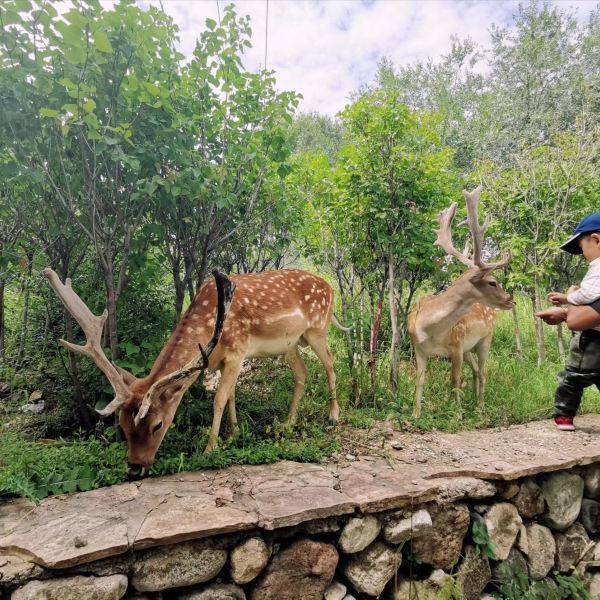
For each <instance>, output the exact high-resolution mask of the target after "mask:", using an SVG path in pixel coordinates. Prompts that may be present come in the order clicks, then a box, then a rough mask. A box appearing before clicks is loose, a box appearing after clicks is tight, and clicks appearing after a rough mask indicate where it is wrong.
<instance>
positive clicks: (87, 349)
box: [42, 267, 136, 416]
mask: <svg viewBox="0 0 600 600" xmlns="http://www.w3.org/2000/svg"><path fill="white" fill-rule="evenodd" d="M42 273H43V274H44V275H45V276H46V278H47V279H48V281H49V282H50V285H51V286H52V288H53V289H54V292H55V293H56V295H57V296H58V297H59V298H60V300H61V302H62V303H63V304H64V306H65V308H66V309H67V310H68V311H69V312H70V313H71V315H72V316H73V318H74V319H75V320H76V321H77V322H78V323H79V325H80V327H81V329H82V330H83V332H84V334H85V338H86V343H85V345H83V346H79V345H78V344H71V343H70V342H67V341H66V340H60V341H59V343H60V345H61V346H64V347H65V348H68V349H69V350H71V351H73V352H77V353H78V354H83V355H84V356H87V357H88V358H91V359H92V360H93V361H94V362H95V363H96V365H98V367H99V368H100V370H101V371H102V372H103V373H104V374H105V375H106V378H107V379H108V381H109V382H110V385H111V386H112V388H113V390H114V391H115V399H114V400H113V401H112V402H111V403H110V404H108V406H106V408H104V410H99V411H97V412H98V413H99V414H100V415H102V416H106V415H109V414H111V413H113V412H115V410H117V409H118V408H119V407H120V406H121V405H122V404H123V403H124V402H125V400H126V399H127V396H128V393H129V385H131V383H133V382H134V381H136V378H135V377H134V376H133V375H132V374H131V373H129V372H127V371H126V370H125V369H122V368H121V367H117V365H115V364H113V363H112V362H110V361H109V360H108V358H107V357H106V355H105V354H104V351H103V350H102V346H101V344H100V339H101V338H102V330H103V329H104V323H105V322H106V318H107V316H108V312H107V311H106V310H104V312H103V313H102V314H101V315H100V316H96V315H95V314H94V313H92V311H91V310H90V309H89V308H88V307H87V306H86V304H85V302H84V301H83V300H82V299H81V298H80V297H79V296H78V295H77V294H76V293H75V292H74V291H73V288H72V287H71V280H70V279H69V278H67V280H66V281H65V283H64V284H63V283H62V282H61V280H60V279H59V277H58V275H57V274H56V273H55V272H54V271H53V270H52V269H51V268H50V267H47V268H45V269H44V270H43V271H42Z"/></svg>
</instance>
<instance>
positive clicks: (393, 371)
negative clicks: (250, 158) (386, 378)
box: [388, 250, 400, 392]
mask: <svg viewBox="0 0 600 600" xmlns="http://www.w3.org/2000/svg"><path fill="white" fill-rule="evenodd" d="M395 275H396V274H395V271H394V255H393V253H392V251H391V250H390V253H389V256H388V284H389V287H388V294H389V301H390V322H391V326H392V341H391V343H390V387H391V388H392V390H393V391H394V392H395V391H396V390H397V389H398V357H397V354H398V344H399V342H400V333H399V331H398V310H397V307H396V282H395Z"/></svg>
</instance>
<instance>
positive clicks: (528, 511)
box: [513, 479, 545, 519]
mask: <svg viewBox="0 0 600 600" xmlns="http://www.w3.org/2000/svg"><path fill="white" fill-rule="evenodd" d="M513 503H514V505H515V506H516V507H517V510H518V511H519V514H520V515H521V516H522V517H527V518H528V519H531V518H532V517H535V516H536V515H541V514H542V513H543V512H544V505H545V503H544V496H543V494H542V488H541V487H540V486H539V485H538V484H537V483H536V482H535V481H534V480H533V479H526V480H525V481H524V482H523V484H522V485H521V488H520V490H519V493H518V494H517V495H516V496H515V498H514V499H513Z"/></svg>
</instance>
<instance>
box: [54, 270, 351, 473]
mask: <svg viewBox="0 0 600 600" xmlns="http://www.w3.org/2000/svg"><path fill="white" fill-rule="evenodd" d="M43 274H44V275H45V276H46V277H47V279H48V281H49V283H50V285H51V286H52V288H53V289H54V291H55V293H56V294H57V296H58V297H59V298H60V300H61V301H62V303H63V304H64V306H65V307H66V308H67V310H68V311H69V312H70V313H71V315H72V316H73V317H74V318H75V320H76V321H77V322H78V323H79V325H80V327H81V329H82V331H83V332H84V334H85V336H86V343H85V345H83V346H81V345H78V344H71V343H69V342H67V341H65V340H60V344H61V345H62V346H64V347H66V348H68V349H69V350H71V351H73V352H77V353H79V354H83V355H85V356H87V357H89V358H91V359H92V360H93V361H94V362H95V363H96V365H97V366H98V367H99V368H100V370H101V371H102V372H103V373H104V375H105V376H106V378H107V379H108V380H109V382H110V384H111V386H112V387H113V390H114V392H115V398H114V400H112V401H111V402H110V403H109V404H108V405H107V406H106V407H105V408H104V409H102V410H99V411H97V412H98V413H99V414H100V415H101V416H103V417H105V416H108V415H111V414H114V413H116V414H117V415H118V420H119V425H120V426H121V429H122V430H123V433H124V435H125V438H126V441H127V446H128V452H127V464H128V476H129V477H130V478H132V479H133V478H140V477H143V476H144V475H146V474H147V473H148V471H149V469H150V466H151V465H152V463H153V461H154V458H155V456H156V452H157V451H158V448H159V447H160V445H161V443H162V440H163V439H164V436H165V434H166V432H167V430H168V429H169V426H170V425H171V423H172V422H173V419H174V417H175V413H176V411H177V408H178V406H179V403H180V402H181V399H182V397H183V395H184V394H185V392H186V391H187V389H188V388H189V387H190V386H191V385H192V384H193V383H194V381H196V379H197V378H198V377H199V376H200V374H201V373H202V372H203V371H220V373H221V378H220V381H219V385H218V387H217V390H216V393H215V396H214V401H213V418H212V426H211V429H210V434H209V439H208V443H207V445H206V448H205V452H210V451H212V450H214V449H215V448H216V446H217V442H218V438H219V431H220V428H221V420H222V416H223V412H224V409H225V406H227V407H228V419H229V430H230V433H231V434H232V435H236V434H237V433H238V431H239V428H238V422H237V414H236V408H235V385H236V381H237V378H238V375H239V373H240V370H241V367H242V362H243V361H244V360H245V359H248V358H253V357H273V356H281V355H283V356H285V359H286V361H287V364H288V365H289V367H290V368H291V370H292V372H293V375H294V389H293V393H292V399H291V403H290V405H289V410H288V416H287V425H288V426H290V427H291V426H293V425H294V424H295V422H296V418H297V411H298V405H299V402H300V399H301V396H302V394H303V390H304V385H305V381H306V377H307V374H308V371H307V368H306V365H305V363H304V360H303V359H302V356H301V355H300V352H299V347H303V346H310V347H311V348H312V350H313V351H314V352H315V354H316V355H317V357H318V359H319V360H320V361H321V363H322V364H323V367H324V368H325V372H326V374H327V380H328V387H329V396H330V408H329V418H330V420H331V421H332V422H334V423H335V422H337V421H338V418H339V405H338V402H337V399H336V390H335V384H336V378H335V373H334V370H333V356H332V354H331V352H330V351H329V348H328V346H327V331H328V328H329V325H330V323H331V322H332V321H333V322H334V324H335V325H336V326H338V327H340V328H341V329H345V328H343V327H342V326H341V325H340V324H339V323H338V322H337V319H335V316H334V315H333V289H332V288H331V286H330V285H329V284H328V283H327V282H326V281H325V280H324V279H321V278H320V277H318V276H316V275H313V274H312V273H309V272H307V271H301V270H287V269H282V270H278V271H268V272H262V273H251V274H243V275H234V276H231V277H230V278H229V277H227V276H225V275H223V274H221V273H218V272H215V273H214V275H215V279H214V280H210V281H208V282H206V283H204V284H203V285H202V286H201V287H200V289H199V290H198V292H197V293H196V295H195V297H194V299H193V301H192V303H191V304H190V306H189V308H188V310H187V311H186V312H185V314H184V315H183V317H182V318H181V319H180V321H179V323H178V324H177V326H176V327H175V329H174V331H173V333H172V334H171V336H170V337H169V339H168V340H167V342H166V344H165V346H164V347H163V349H162V350H161V352H160V353H159V355H158V357H157V358H156V360H155V362H154V364H153V366H152V367H151V369H150V372H149V374H148V375H147V376H146V377H143V378H137V377H135V376H134V375H133V374H131V373H129V372H128V371H126V370H125V369H123V368H121V367H119V366H117V365H116V364H114V363H112V362H111V361H110V360H109V359H108V357H107V356H106V355H105V354H104V352H103V350H102V347H101V337H102V331H103V328H104V323H105V321H106V318H107V312H106V310H105V311H104V313H103V314H102V315H100V316H96V315H94V314H93V313H92V312H91V311H90V309H89V308H88V307H87V306H86V304H85V303H84V302H83V300H82V299H81V298H80V297H79V296H78V295H77V294H76V292H75V291H74V290H73V288H72V286H71V282H70V280H69V279H67V280H66V282H65V283H64V284H63V283H62V282H61V281H60V279H59V277H58V275H57V274H56V273H55V272H54V271H53V270H52V269H50V268H46V269H44V271H43ZM211 332H212V335H211Z"/></svg>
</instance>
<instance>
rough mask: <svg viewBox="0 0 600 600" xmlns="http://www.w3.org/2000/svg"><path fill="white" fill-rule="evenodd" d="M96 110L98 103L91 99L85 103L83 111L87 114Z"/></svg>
mask: <svg viewBox="0 0 600 600" xmlns="http://www.w3.org/2000/svg"><path fill="white" fill-rule="evenodd" d="M95 108H96V103H95V102H94V101H93V100H92V99H91V98H90V99H89V100H87V101H86V102H84V103H83V110H85V112H88V113H89V112H93V111H94V109H95Z"/></svg>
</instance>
